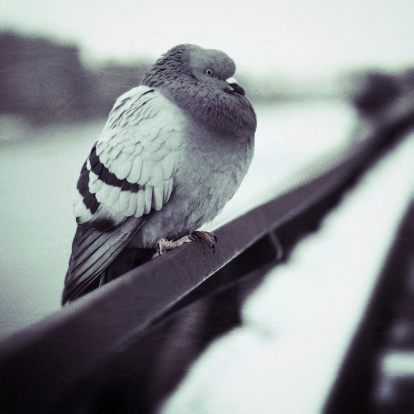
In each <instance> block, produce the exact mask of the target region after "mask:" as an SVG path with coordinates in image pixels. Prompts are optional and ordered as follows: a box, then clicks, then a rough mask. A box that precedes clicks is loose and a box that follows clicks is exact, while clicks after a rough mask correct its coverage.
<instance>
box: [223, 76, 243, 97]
mask: <svg viewBox="0 0 414 414" xmlns="http://www.w3.org/2000/svg"><path fill="white" fill-rule="evenodd" d="M226 82H227V83H228V85H229V86H230V88H231V91H234V92H236V93H238V94H239V95H244V94H245V92H244V89H243V88H242V87H241V86H240V85H239V84H238V83H237V81H236V79H234V78H228V79H226Z"/></svg>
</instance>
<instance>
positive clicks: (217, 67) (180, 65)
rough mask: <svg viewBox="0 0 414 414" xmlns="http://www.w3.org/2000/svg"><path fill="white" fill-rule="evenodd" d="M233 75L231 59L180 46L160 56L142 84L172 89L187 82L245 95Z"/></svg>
mask: <svg viewBox="0 0 414 414" xmlns="http://www.w3.org/2000/svg"><path fill="white" fill-rule="evenodd" d="M235 71H236V65H235V63H234V61H233V59H231V58H230V57H229V56H228V55H226V54H225V53H224V52H221V51H220V50H215V49H204V48H202V47H200V46H196V45H190V44H183V45H178V46H175V47H173V48H172V49H170V50H169V51H168V52H167V53H166V54H164V55H163V56H161V58H160V59H158V60H157V62H156V63H155V64H154V66H153V67H152V68H151V69H150V71H149V72H148V73H147V75H146V76H145V78H144V80H143V84H144V85H148V86H155V87H160V86H164V85H165V84H167V85H169V84H171V83H172V84H173V86H174V84H175V82H177V81H178V82H180V83H182V82H185V81H186V80H187V81H188V82H191V83H194V82H195V81H196V83H197V85H198V86H206V87H216V88H218V89H220V90H221V91H225V92H228V93H237V94H240V95H244V90H243V88H242V87H241V86H239V85H238V84H237V82H236V80H235V79H234V78H233V75H234V73H235ZM176 85H178V84H176Z"/></svg>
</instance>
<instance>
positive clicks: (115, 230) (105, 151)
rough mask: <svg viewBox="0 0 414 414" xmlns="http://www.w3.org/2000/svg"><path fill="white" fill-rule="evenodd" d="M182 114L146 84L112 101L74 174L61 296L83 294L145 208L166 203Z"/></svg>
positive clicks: (137, 223) (124, 242)
mask: <svg viewBox="0 0 414 414" xmlns="http://www.w3.org/2000/svg"><path fill="white" fill-rule="evenodd" d="M182 119H183V117H182V116H180V113H179V109H178V108H177V107H176V106H175V105H173V104H172V103H171V102H170V101H168V100H167V99H166V98H164V97H163V96H162V95H161V94H160V93H158V92H156V91H155V90H154V89H151V88H149V87H146V86H140V87H138V88H135V89H133V90H131V91H129V92H128V93H126V94H124V95H122V96H121V97H120V98H119V99H118V100H117V102H116V103H115V106H114V108H113V110H112V112H111V114H110V116H109V120H108V122H107V124H106V126H105V128H104V130H103V133H102V135H101V137H100V138H99V140H98V141H97V143H96V144H95V145H94V146H93V148H92V151H91V153H90V155H89V157H88V159H87V160H86V162H85V163H84V165H83V167H82V170H81V173H80V176H79V180H78V185H77V191H76V193H75V196H74V201H73V205H74V207H73V211H74V214H75V216H76V219H77V222H78V229H77V232H76V235H75V238H74V241H73V247H72V256H71V258H70V262H69V270H68V272H67V275H66V280H65V290H64V294H63V301H64V302H66V301H67V300H72V299H74V298H76V297H78V296H79V295H80V294H82V293H84V290H85V289H86V288H87V286H88V285H90V284H91V283H93V281H94V280H95V279H96V278H97V277H98V276H99V274H100V273H101V272H102V271H103V270H105V268H106V267H107V266H108V265H109V264H110V263H111V262H112V261H113V260H114V259H115V257H116V255H117V254H118V253H119V252H120V251H122V249H123V248H124V247H125V246H126V245H127V244H128V242H129V241H130V240H131V238H132V237H133V236H134V234H135V233H136V231H137V230H138V229H139V228H140V226H141V225H142V223H143V221H144V219H143V217H144V216H145V214H148V213H150V212H151V211H152V210H156V211H159V210H161V209H162V207H163V205H164V204H165V203H167V202H168V200H169V198H170V196H171V187H172V185H173V181H174V172H175V170H176V168H177V163H178V154H179V152H178V151H179V147H180V145H181V141H182V136H183V130H184V128H185V125H183V122H182ZM169 140H172V141H173V142H174V148H175V149H172V148H169V145H168V142H169ZM177 142H178V145H177Z"/></svg>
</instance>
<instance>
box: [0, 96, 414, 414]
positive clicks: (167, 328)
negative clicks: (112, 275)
mask: <svg viewBox="0 0 414 414" xmlns="http://www.w3.org/2000/svg"><path fill="white" fill-rule="evenodd" d="M407 99H409V97H407ZM413 122H414V111H413V109H410V105H407V102H404V101H403V99H401V100H400V101H399V102H397V103H396V104H395V105H394V106H392V108H391V109H388V110H387V112H386V113H384V115H383V116H381V117H379V118H378V119H377V120H376V122H375V123H371V124H370V126H371V130H370V132H369V137H367V138H366V139H364V140H361V141H359V142H358V143H357V144H355V146H354V147H353V149H352V150H350V151H349V152H347V153H346V154H344V156H343V158H342V159H341V160H340V162H338V164H337V165H335V166H334V167H332V168H331V169H330V170H328V171H326V172H325V173H323V174H322V175H320V176H318V177H316V178H313V179H311V180H310V181H309V182H307V183H305V184H302V185H299V186H298V187H297V188H294V189H293V190H291V191H288V192H286V193H285V194H283V195H281V196H279V197H277V198H276V199H273V200H271V201H269V202H267V203H265V204H263V205H261V206H259V207H257V208H255V209H253V210H251V211H249V212H248V213H246V214H244V215H243V216H241V217H239V218H237V219H235V220H233V221H231V222H229V223H227V224H225V225H223V226H222V227H220V228H219V229H217V230H216V231H215V234H216V235H217V237H218V240H219V243H218V244H217V248H216V252H215V253H214V254H213V253H212V252H211V250H210V249H209V248H208V247H206V246H205V245H204V244H202V243H191V244H188V245H186V246H183V247H182V248H180V249H177V250H175V251H172V252H170V253H168V254H167V255H165V256H162V257H160V258H157V259H154V260H152V261H150V262H148V263H146V264H145V265H143V266H141V267H139V268H137V269H134V270H133V271H131V272H129V273H127V274H126V275H124V276H122V277H120V278H119V279H117V280H115V281H113V282H111V283H109V284H107V285H105V286H103V287H101V288H99V289H98V290H96V291H94V292H92V293H90V294H88V295H86V296H85V297H83V298H80V299H79V300H77V301H75V302H74V303H72V304H70V305H69V306H67V307H65V308H63V309H62V310H61V311H59V312H56V313H55V314H53V315H51V316H50V317H49V318H47V319H45V320H44V321H42V322H41V323H39V324H36V325H34V326H31V327H29V328H27V329H24V330H23V331H21V332H18V333H17V334H15V335H13V336H12V337H10V338H9V339H7V340H6V341H4V342H3V343H1V344H0V393H1V397H0V412H2V413H3V412H4V413H9V412H13V413H14V412H16V413H20V412H21V413H32V412H33V413H43V412H56V413H90V412H97V413H98V412H100V413H104V412H105V413H106V412H151V411H153V410H154V409H155V408H156V407H157V405H158V404H159V403H160V401H161V400H162V399H163V398H164V397H165V396H166V395H167V394H168V393H169V392H170V391H171V390H173V389H174V387H175V386H176V385H177V384H178V382H179V381H180V379H181V378H182V376H183V375H184V374H185V372H186V369H187V368H188V366H189V364H190V363H191V362H192V361H193V360H194V359H195V358H196V357H197V356H198V355H199V354H200V352H201V351H202V350H203V349H204V347H205V346H206V345H207V344H208V343H209V342H210V341H211V340H212V339H213V338H214V337H216V336H217V335H219V334H221V333H223V332H225V331H227V330H228V329H230V328H231V327H233V326H236V325H237V324H238V323H239V322H240V314H239V311H240V305H241V303H242V301H243V298H244V297H245V296H246V295H247V294H248V293H249V292H251V290H252V289H253V287H254V286H256V285H257V284H258V283H259V282H260V281H261V278H262V277H263V275H264V274H265V272H266V271H267V270H268V269H269V268H271V267H273V266H275V265H277V262H278V261H281V260H286V259H287V257H288V256H289V252H290V251H291V250H292V248H293V247H294V245H295V244H296V243H297V241H298V240H300V239H301V238H302V237H304V236H305V235H306V234H307V233H309V232H311V231H314V230H315V229H316V228H317V227H318V225H319V222H320V220H321V219H322V218H323V217H324V215H325V214H326V213H327V212H328V211H329V210H330V209H331V208H332V207H333V206H334V205H335V204H336V203H337V202H338V200H340V198H341V196H342V195H343V193H344V192H345V191H346V190H347V189H348V188H349V187H350V186H351V185H352V184H353V183H354V182H355V181H356V180H357V179H358V178H359V177H360V176H361V174H362V173H363V172H364V171H365V170H367V169H368V168H369V167H370V165H372V164H373V163H374V162H375V161H376V160H378V159H379V158H380V157H381V156H382V155H383V154H384V153H385V152H386V151H387V150H389V149H390V148H392V146H393V145H394V144H396V143H397V142H398V141H399V139H401V138H402V137H403V132H404V131H407V130H408V129H409V128H412V126H413Z"/></svg>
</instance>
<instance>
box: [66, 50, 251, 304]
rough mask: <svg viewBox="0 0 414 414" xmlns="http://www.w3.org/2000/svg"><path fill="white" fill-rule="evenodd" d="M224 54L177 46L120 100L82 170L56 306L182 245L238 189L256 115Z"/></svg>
mask: <svg viewBox="0 0 414 414" xmlns="http://www.w3.org/2000/svg"><path fill="white" fill-rule="evenodd" d="M235 70H236V66H235V63H234V61H233V60H232V59H231V58H230V57H229V56H228V55H227V54H225V53H223V52H222V51H219V50H214V49H204V48H202V47H200V46H196V45H191V44H182V45H178V46H175V47H173V48H172V49H170V50H169V51H168V52H167V53H165V54H164V55H162V56H161V57H160V58H159V59H158V60H157V61H156V62H155V64H154V65H153V66H152V67H151V68H150V69H149V71H148V72H147V74H146V75H145V76H144V78H143V80H142V82H141V84H140V85H139V86H138V87H136V88H134V89H132V90H130V91H129V92H126V93H125V94H123V95H122V96H120V97H119V98H118V99H117V101H116V102H115V105H114V107H113V109H112V111H111V112H110V114H109V117H108V121H107V123H106V125H105V127H104V129H103V131H102V133H101V135H100V137H99V139H98V140H97V142H96V143H95V145H93V147H92V150H91V152H90V154H89V156H88V158H87V159H86V161H85V163H84V164H83V167H82V169H81V172H80V176H79V180H78V183H77V188H76V191H75V195H74V199H73V211H74V215H75V216H76V221H77V229H76V233H75V236H74V240H73V245H72V254H71V257H70V259H69V269H68V271H67V274H66V278H65V285H64V290H63V294H62V304H63V305H64V304H65V303H67V302H71V301H73V300H75V299H77V298H79V297H81V296H83V295H84V294H86V293H88V292H90V291H91V290H93V289H96V288H97V287H99V286H101V285H103V284H105V283H108V282H109V281H111V280H113V279H116V278H117V277H119V276H121V275H122V274H124V273H126V272H127V271H129V270H131V269H133V268H134V267H136V266H139V265H140V264H142V263H145V262H146V261H148V260H150V259H151V258H153V257H154V256H156V255H159V254H164V253H165V252H167V251H169V250H172V249H174V248H176V247H178V246H180V245H182V244H184V243H188V242H192V241H195V240H200V239H201V240H205V241H206V242H208V244H209V245H210V246H211V247H213V248H214V247H215V242H216V238H215V236H214V234H213V233H208V232H201V231H197V229H198V228H200V227H201V226H202V225H203V224H204V223H207V222H209V221H211V220H212V219H213V218H214V217H216V216H217V214H218V213H219V212H220V211H221V210H222V209H223V207H224V206H225V205H226V203H227V202H228V201H229V200H230V199H231V198H232V197H233V195H234V193H235V192H236V190H237V189H238V188H239V186H240V184H241V182H242V180H243V178H244V176H245V175H246V173H247V170H248V168H249V166H250V163H251V160H252V157H253V152H254V135H255V131H256V125H257V121H256V114H255V112H254V109H253V107H252V105H251V103H250V102H249V100H248V99H247V98H246V96H245V91H244V89H243V88H242V87H241V86H240V85H239V84H238V83H237V82H236V81H235V79H234V78H233V76H234V73H235Z"/></svg>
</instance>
